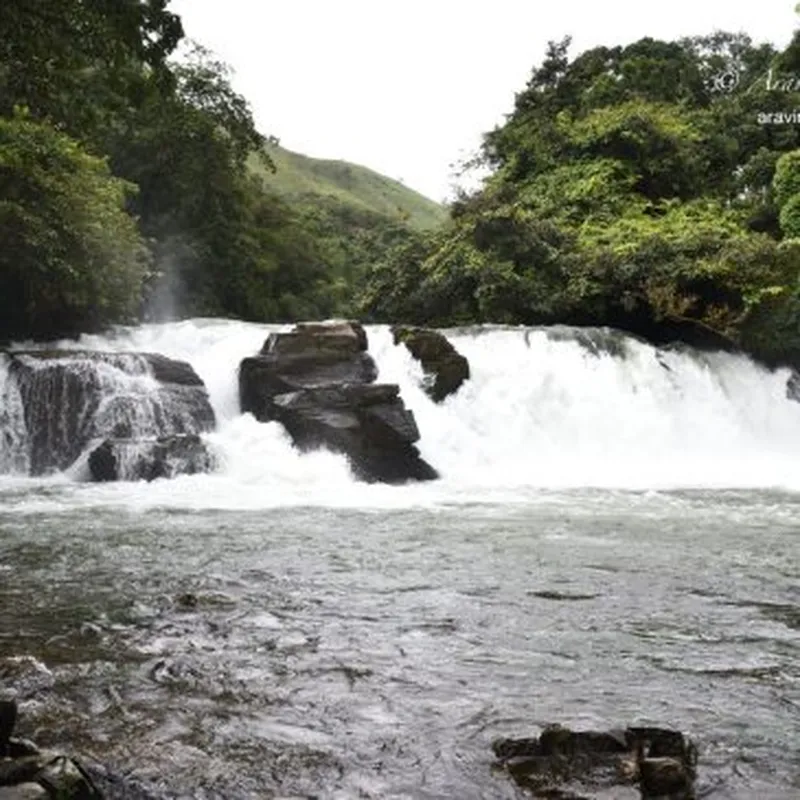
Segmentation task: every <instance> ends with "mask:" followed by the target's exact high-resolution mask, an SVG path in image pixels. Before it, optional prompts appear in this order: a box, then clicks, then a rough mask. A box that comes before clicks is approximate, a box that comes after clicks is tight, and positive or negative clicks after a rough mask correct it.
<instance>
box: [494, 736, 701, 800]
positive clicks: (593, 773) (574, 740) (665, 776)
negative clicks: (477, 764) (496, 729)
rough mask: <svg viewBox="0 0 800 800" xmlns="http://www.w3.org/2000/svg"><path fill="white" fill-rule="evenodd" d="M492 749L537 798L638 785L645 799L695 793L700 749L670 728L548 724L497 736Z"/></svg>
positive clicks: (619, 792) (618, 792)
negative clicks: (532, 733)
mask: <svg viewBox="0 0 800 800" xmlns="http://www.w3.org/2000/svg"><path fill="white" fill-rule="evenodd" d="M492 749H493V751H494V754H495V756H496V757H497V758H498V760H499V765H500V766H501V767H502V768H504V769H505V770H506V771H507V772H508V774H509V775H510V776H511V777H512V778H513V780H514V781H515V782H516V783H517V784H519V785H520V786H521V787H523V788H525V789H528V790H530V791H531V792H533V794H534V796H535V797H558V798H570V797H571V798H576V797H582V798H592V797H597V796H598V793H604V792H607V791H608V790H610V789H614V790H615V794H614V797H619V798H623V797H634V796H636V795H635V794H631V793H630V792H631V790H632V789H633V787H635V786H636V787H638V796H639V797H641V798H656V797H663V796H669V797H670V798H671V799H672V800H693V798H694V796H695V795H694V780H695V777H696V766H697V751H696V749H695V747H694V745H693V744H692V743H691V741H689V740H688V739H686V737H684V736H683V734H681V733H679V732H677V731H672V730H669V729H664V728H645V727H638V728H627V729H625V730H611V731H572V730H570V729H569V728H564V727H561V726H560V725H550V726H548V727H546V728H545V729H544V730H543V731H542V733H541V734H540V735H539V736H538V737H534V738H525V739H498V740H497V741H495V742H494V743H493V744H492ZM626 792H627V793H626ZM603 796H607V794H603Z"/></svg>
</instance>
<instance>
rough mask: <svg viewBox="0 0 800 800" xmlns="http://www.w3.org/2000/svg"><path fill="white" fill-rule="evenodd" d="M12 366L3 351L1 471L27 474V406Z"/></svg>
mask: <svg viewBox="0 0 800 800" xmlns="http://www.w3.org/2000/svg"><path fill="white" fill-rule="evenodd" d="M9 368H10V361H9V358H8V357H7V356H6V355H4V354H2V353H0V475H5V474H9V473H10V474H27V473H28V471H29V469H30V458H29V457H28V452H27V448H26V447H25V443H26V440H27V437H28V432H27V430H26V428H25V414H24V408H23V406H22V397H21V396H20V392H19V387H18V386H17V384H16V381H14V380H12V379H11V375H10V374H9Z"/></svg>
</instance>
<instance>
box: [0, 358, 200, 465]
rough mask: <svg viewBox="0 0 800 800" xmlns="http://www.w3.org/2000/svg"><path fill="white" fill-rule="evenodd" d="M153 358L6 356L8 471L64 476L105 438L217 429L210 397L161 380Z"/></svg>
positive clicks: (1, 456) (3, 456) (2, 455)
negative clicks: (207, 401)
mask: <svg viewBox="0 0 800 800" xmlns="http://www.w3.org/2000/svg"><path fill="white" fill-rule="evenodd" d="M153 359H154V357H150V358H148V357H147V356H146V355H142V354H135V353H113V352H112V353H107V352H101V351H85V352H70V351H30V352H20V353H13V354H11V355H10V356H9V355H6V356H4V367H3V372H2V374H0V381H2V383H1V384H0V387H2V388H0V391H3V393H4V400H5V402H4V404H3V407H4V409H5V411H4V415H5V416H6V417H8V419H7V420H3V422H2V430H3V432H4V436H3V443H2V445H1V446H2V451H0V464H2V465H4V471H6V472H11V471H17V472H19V471H25V472H30V473H31V474H33V475H42V474H47V473H51V472H57V471H62V470H65V469H67V468H68V467H70V466H71V465H73V464H75V463H76V461H77V460H78V459H79V457H80V456H81V455H82V454H83V453H84V451H85V450H86V448H87V447H88V446H89V445H90V444H91V443H96V442H98V441H99V440H102V439H103V438H105V437H116V438H125V439H129V438H133V439H144V438H156V437H160V436H169V435H174V434H183V433H195V432H197V431H198V429H199V430H204V429H207V428H208V427H210V425H209V424H208V423H207V422H204V416H205V417H209V416H211V412H210V409H209V411H208V414H204V410H203V408H202V403H203V397H204V395H205V392H204V390H201V391H198V389H197V387H193V386H191V385H189V386H187V385H181V384H174V385H173V384H171V383H168V384H164V383H161V382H160V381H158V380H156V378H155V377H154V375H153ZM201 392H202V395H201ZM212 424H213V423H212Z"/></svg>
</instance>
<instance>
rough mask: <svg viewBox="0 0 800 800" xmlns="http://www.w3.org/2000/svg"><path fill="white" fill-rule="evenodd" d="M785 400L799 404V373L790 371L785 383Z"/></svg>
mask: <svg viewBox="0 0 800 800" xmlns="http://www.w3.org/2000/svg"><path fill="white" fill-rule="evenodd" d="M786 398H787V399H788V400H794V401H795V403H800V372H797V371H796V370H792V374H791V375H790V376H789V378H788V379H787V381H786Z"/></svg>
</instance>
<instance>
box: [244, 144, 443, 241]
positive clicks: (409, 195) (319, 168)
mask: <svg viewBox="0 0 800 800" xmlns="http://www.w3.org/2000/svg"><path fill="white" fill-rule="evenodd" d="M267 152H268V153H269V155H270V157H271V158H272V160H273V161H274V162H275V166H276V167H277V172H276V173H274V174H273V173H270V172H269V171H268V170H265V169H264V167H263V165H261V163H260V162H259V160H258V159H256V158H253V159H252V167H253V169H255V170H257V171H258V172H260V173H262V174H263V175H264V178H265V180H266V181H267V184H268V185H269V186H270V187H271V188H272V189H274V191H275V192H276V193H277V194H279V195H281V196H283V197H285V198H286V199H287V200H289V201H291V200H300V199H303V200H307V199H310V198H311V197H313V196H317V197H319V196H323V197H328V198H333V199H335V200H338V201H340V202H341V203H343V204H344V205H346V206H350V207H353V208H354V209H358V210H367V211H372V212H374V213H377V214H380V215H381V216H384V217H388V218H390V219H393V220H396V221H398V222H407V223H408V224H409V225H410V226H411V227H413V228H417V229H427V228H434V227H436V226H437V225H439V224H440V223H441V222H442V221H443V220H444V219H445V217H446V216H447V212H446V210H445V208H444V207H443V206H441V205H439V203H436V202H434V201H433V200H430V199H429V198H427V197H424V196H423V195H421V194H419V192H415V191H414V190H413V189H409V188H408V187H407V186H404V185H403V184H402V183H400V182H399V181H395V180H392V179H391V178H387V177H386V176H385V175H380V174H379V173H377V172H373V171H372V170H371V169H367V167H362V166H359V165H358V164H350V163H349V162H347V161H329V160H325V159H319V158H311V157H310V156H304V155H301V154H300V153H293V152H292V151H291V150H285V149H284V148H282V147H278V146H275V145H268V146H267Z"/></svg>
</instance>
